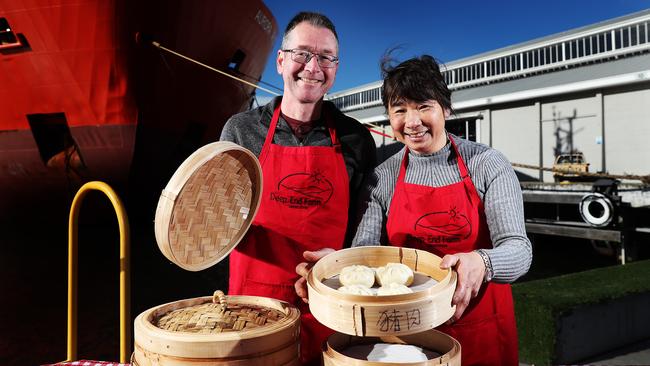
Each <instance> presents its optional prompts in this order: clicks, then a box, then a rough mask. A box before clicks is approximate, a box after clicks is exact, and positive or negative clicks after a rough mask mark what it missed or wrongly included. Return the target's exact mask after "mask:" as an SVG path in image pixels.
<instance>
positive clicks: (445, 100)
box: [381, 51, 452, 111]
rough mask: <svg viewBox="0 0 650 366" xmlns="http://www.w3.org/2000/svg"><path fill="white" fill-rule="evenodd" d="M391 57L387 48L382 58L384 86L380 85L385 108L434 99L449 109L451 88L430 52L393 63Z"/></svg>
mask: <svg viewBox="0 0 650 366" xmlns="http://www.w3.org/2000/svg"><path fill="white" fill-rule="evenodd" d="M394 63H395V61H394V59H393V58H391V57H390V51H389V52H388V54H387V55H386V56H384V57H383V58H382V60H381V74H382V78H383V79H384V85H383V86H382V88H381V100H382V102H383V103H384V107H386V109H388V107H389V106H390V105H395V104H397V103H400V102H403V101H405V100H412V101H414V102H418V103H420V102H425V101H427V100H431V99H433V100H435V101H437V102H438V103H439V104H440V105H441V106H442V107H443V108H444V109H448V110H449V111H452V108H451V91H449V88H448V87H447V83H446V82H445V78H444V77H443V76H442V73H441V72H440V66H439V65H438V62H436V60H435V59H434V58H433V57H431V56H429V55H422V56H420V57H415V58H412V59H409V60H406V61H404V62H402V63H400V64H399V65H397V66H393V64H394Z"/></svg>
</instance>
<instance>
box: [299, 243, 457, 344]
mask: <svg viewBox="0 0 650 366" xmlns="http://www.w3.org/2000/svg"><path fill="white" fill-rule="evenodd" d="M441 261H442V258H440V257H438V256H437V255H435V254H432V253H429V252H426V251H423V250H417V249H410V248H400V247H390V246H367V247H356V248H349V249H343V250H339V251H336V252H334V253H331V254H329V255H327V256H325V257H323V258H321V259H320V260H319V261H318V262H317V263H316V264H315V265H314V266H313V267H312V269H311V270H310V272H309V274H308V276H307V291H308V293H309V310H310V311H311V313H312V314H313V315H314V317H315V318H316V319H317V320H318V321H319V322H320V323H321V324H323V325H325V326H327V327H329V328H331V329H334V330H335V331H337V332H341V333H345V334H348V335H354V336H360V337H370V336H375V337H381V336H387V335H393V336H402V335H408V334H415V333H420V332H423V331H427V330H430V329H433V328H435V327H437V326H439V325H440V324H442V323H444V322H445V321H447V320H448V319H449V318H451V316H452V315H453V314H454V311H455V309H456V308H455V306H452V305H451V299H452V296H453V294H454V290H455V289H456V280H457V275H456V272H455V271H452V270H450V269H447V270H442V269H440V267H439V265H440V262H441ZM391 262H394V263H403V264H405V265H407V266H409V267H410V268H411V269H412V270H413V271H414V272H417V273H420V274H423V275H426V276H429V277H431V278H432V279H434V280H436V281H437V283H435V284H434V285H432V286H429V287H426V288H424V289H420V290H418V291H415V292H413V293H409V294H403V295H390V296H361V295H349V294H344V293H341V292H340V291H338V290H336V289H335V288H332V287H330V286H328V285H326V284H325V283H324V281H325V280H327V279H330V278H332V277H334V276H336V275H338V274H339V273H340V272H341V269H343V268H344V267H347V266H350V265H353V264H362V265H365V266H368V267H381V266H384V265H386V264H387V263H391Z"/></svg>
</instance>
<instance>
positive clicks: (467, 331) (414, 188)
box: [386, 139, 519, 365]
mask: <svg viewBox="0 0 650 366" xmlns="http://www.w3.org/2000/svg"><path fill="white" fill-rule="evenodd" d="M450 141H451V144H452V148H453V151H454V152H455V154H456V157H457V164H458V170H459V172H460V176H461V178H462V181H461V182H458V183H455V184H451V185H448V186H444V187H435V188H434V187H427V186H421V185H417V184H410V183H406V182H404V177H405V176H406V168H407V166H408V156H409V154H408V149H407V150H406V152H405V154H404V159H403V160H402V164H401V166H400V172H399V176H398V178H397V183H396V186H395V194H394V196H393V200H392V202H391V206H390V211H389V212H390V213H389V215H388V222H387V224H386V230H387V233H388V240H389V242H390V243H391V245H394V246H404V247H411V248H417V249H423V250H426V251H429V252H431V253H434V254H436V255H438V256H441V257H442V256H444V255H445V254H454V253H460V252H471V251H473V250H475V249H479V248H491V247H492V244H491V241H490V231H489V229H488V226H487V220H486V218H485V210H484V207H483V202H482V201H481V199H480V197H479V195H478V192H477V191H476V187H474V183H472V179H471V178H470V176H469V173H468V170H467V166H466V165H465V162H464V161H463V158H462V157H461V156H460V154H459V153H458V149H457V148H456V144H455V143H454V141H453V140H452V139H450ZM438 330H440V331H443V332H445V333H447V334H449V335H450V336H452V337H454V338H455V339H456V340H458V341H459V342H460V344H461V347H462V357H461V358H462V364H463V365H518V364H519V362H518V351H517V347H518V345H517V328H516V324H515V312H514V305H513V300H512V292H511V289H510V285H508V284H497V283H492V282H489V283H487V284H486V285H485V286H483V287H482V288H481V291H480V292H479V294H478V296H477V297H476V298H474V299H472V301H470V304H469V306H468V307H467V309H466V310H465V313H464V314H463V315H462V316H461V318H460V319H459V320H458V321H456V322H455V323H453V324H452V325H442V326H440V327H438Z"/></svg>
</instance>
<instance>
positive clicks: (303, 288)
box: [293, 248, 335, 304]
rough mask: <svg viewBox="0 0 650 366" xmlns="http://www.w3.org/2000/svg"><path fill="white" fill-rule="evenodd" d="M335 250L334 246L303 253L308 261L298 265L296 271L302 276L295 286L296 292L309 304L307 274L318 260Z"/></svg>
mask: <svg viewBox="0 0 650 366" xmlns="http://www.w3.org/2000/svg"><path fill="white" fill-rule="evenodd" d="M334 251H335V250H334V249H332V248H321V249H318V250H316V251H305V252H304V253H302V256H303V258H305V260H306V262H302V263H299V264H298V265H297V266H296V273H297V274H298V275H299V276H300V278H298V280H297V281H296V283H294V284H293V286H294V287H295V288H296V294H298V296H300V298H301V299H302V301H304V302H305V303H306V304H309V299H308V298H307V274H308V273H309V270H310V269H311V267H313V266H314V264H315V263H316V262H318V260H319V259H321V258H323V257H324V256H326V255H328V254H330V253H332V252H334Z"/></svg>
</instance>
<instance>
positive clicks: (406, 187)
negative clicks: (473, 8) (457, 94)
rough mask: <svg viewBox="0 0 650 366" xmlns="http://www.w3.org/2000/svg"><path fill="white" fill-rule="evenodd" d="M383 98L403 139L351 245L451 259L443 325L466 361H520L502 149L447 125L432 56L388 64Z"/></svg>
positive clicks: (512, 208)
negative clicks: (454, 279) (452, 275)
mask: <svg viewBox="0 0 650 366" xmlns="http://www.w3.org/2000/svg"><path fill="white" fill-rule="evenodd" d="M382 72H383V76H384V85H383V88H382V100H383V103H384V106H385V107H386V110H387V113H388V117H389V119H390V124H391V127H392V129H393V133H394V134H395V137H396V138H397V139H398V140H399V141H401V142H403V143H404V145H405V147H404V149H402V151H400V152H399V153H397V154H395V155H394V156H392V157H391V158H389V159H388V160H386V161H385V162H384V163H383V164H381V165H380V166H378V167H377V168H376V170H375V172H374V174H373V176H372V177H371V179H370V180H371V181H370V183H369V184H368V187H367V200H366V203H365V207H362V209H364V210H365V211H364V213H363V216H362V218H361V221H360V224H359V227H358V230H357V233H356V236H355V238H354V241H353V243H352V245H353V246H362V245H377V243H381V244H390V245H394V246H404V247H411V248H418V249H424V250H427V251H430V252H432V253H434V254H437V255H439V256H441V257H443V260H442V263H441V268H451V267H453V268H455V269H456V271H457V272H458V285H457V287H456V291H455V293H454V296H453V299H452V304H454V305H456V312H455V314H454V316H453V317H452V318H451V319H450V320H449V321H448V322H447V323H446V324H444V325H442V326H441V327H439V328H438V329H439V330H441V331H444V332H446V333H448V334H449V335H451V336H452V337H454V338H456V339H457V340H458V341H459V342H460V343H461V346H462V348H463V357H462V359H463V364H465V365H469V364H490V365H517V364H518V354H517V331H516V325H515V317H514V307H513V301H512V293H511V290H510V285H509V284H508V283H510V282H513V281H514V280H516V279H517V278H519V277H520V276H522V275H523V274H525V273H526V272H527V271H528V268H529V267H530V263H531V260H532V248H531V244H530V241H529V240H528V238H527V237H526V231H525V225H524V216H523V201H522V196H521V189H520V187H519V182H518V181H517V178H516V175H515V173H514V171H513V169H512V167H511V166H510V163H509V162H508V160H507V159H506V158H505V157H504V156H503V155H502V154H501V153H499V152H498V151H496V150H494V149H492V148H490V147H488V146H485V145H482V144H478V143H475V142H471V141H467V140H464V139H460V138H458V137H456V136H453V135H451V134H449V133H447V132H446V131H445V119H446V118H448V117H449V115H450V113H451V111H452V108H451V92H450V91H449V89H448V88H447V85H446V84H445V81H444V78H443V76H442V74H441V72H440V68H439V66H438V64H437V63H436V61H435V60H434V59H433V58H432V57H431V56H426V55H425V56H421V57H419V58H413V59H410V60H407V61H404V62H402V63H400V64H399V65H397V66H396V67H391V66H390V64H389V63H388V62H387V61H385V62H383V63H382Z"/></svg>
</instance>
